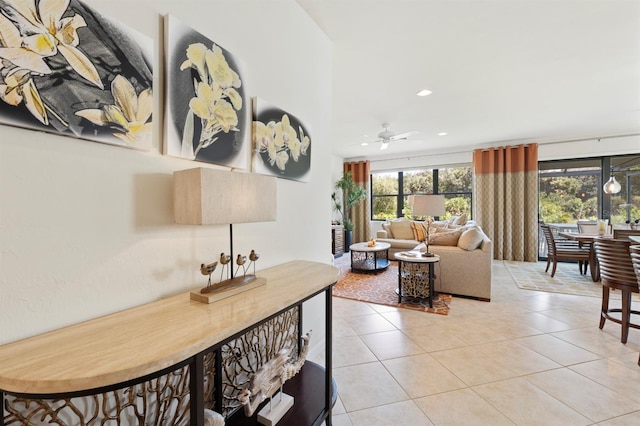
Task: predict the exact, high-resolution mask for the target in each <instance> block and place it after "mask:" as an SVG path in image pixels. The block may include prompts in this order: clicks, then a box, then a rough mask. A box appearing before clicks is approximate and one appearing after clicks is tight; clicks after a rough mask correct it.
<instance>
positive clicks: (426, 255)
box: [422, 252, 435, 257]
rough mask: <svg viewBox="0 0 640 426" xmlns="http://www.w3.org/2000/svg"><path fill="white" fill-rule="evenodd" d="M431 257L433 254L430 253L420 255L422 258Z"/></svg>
mask: <svg viewBox="0 0 640 426" xmlns="http://www.w3.org/2000/svg"><path fill="white" fill-rule="evenodd" d="M433 256H435V254H433V253H430V252H424V253H422V257H433Z"/></svg>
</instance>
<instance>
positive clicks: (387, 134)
mask: <svg viewBox="0 0 640 426" xmlns="http://www.w3.org/2000/svg"><path fill="white" fill-rule="evenodd" d="M389 127H391V125H390V124H389V123H382V128H383V129H384V130H383V131H382V132H380V133H378V138H379V139H378V140H377V141H375V142H381V143H382V144H381V145H380V150H383V149H387V148H389V142H395V141H404V140H407V138H409V137H410V136H413V135H417V134H418V132H416V131H411V132H405V133H400V134H398V135H396V134H395V132H393V131H391V130H389Z"/></svg>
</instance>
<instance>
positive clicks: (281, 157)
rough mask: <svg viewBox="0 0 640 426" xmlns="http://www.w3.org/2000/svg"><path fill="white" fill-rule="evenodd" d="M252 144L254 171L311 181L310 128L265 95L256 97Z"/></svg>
mask: <svg viewBox="0 0 640 426" xmlns="http://www.w3.org/2000/svg"><path fill="white" fill-rule="evenodd" d="M253 147H254V158H253V169H254V171H255V172H258V173H265V174H271V175H274V176H278V177H282V178H286V179H293V180H298V181H303V182H308V181H309V169H310V166H311V137H310V136H309V132H308V131H307V130H306V128H305V126H304V125H303V124H302V122H300V120H298V119H297V118H296V117H295V116H294V115H292V114H290V113H288V112H286V111H283V110H281V109H280V108H277V107H274V106H272V105H270V104H268V103H267V102H265V101H263V100H262V99H254V120H253Z"/></svg>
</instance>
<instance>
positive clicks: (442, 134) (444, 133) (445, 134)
mask: <svg viewBox="0 0 640 426" xmlns="http://www.w3.org/2000/svg"><path fill="white" fill-rule="evenodd" d="M438 136H447V132H440V133H438Z"/></svg>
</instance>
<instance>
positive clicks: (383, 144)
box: [380, 141, 389, 151]
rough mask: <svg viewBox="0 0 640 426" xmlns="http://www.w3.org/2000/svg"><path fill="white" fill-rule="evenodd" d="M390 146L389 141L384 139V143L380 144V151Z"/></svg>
mask: <svg viewBox="0 0 640 426" xmlns="http://www.w3.org/2000/svg"><path fill="white" fill-rule="evenodd" d="M387 148H389V141H382V145H380V151H382V150H385V149H387Z"/></svg>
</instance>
